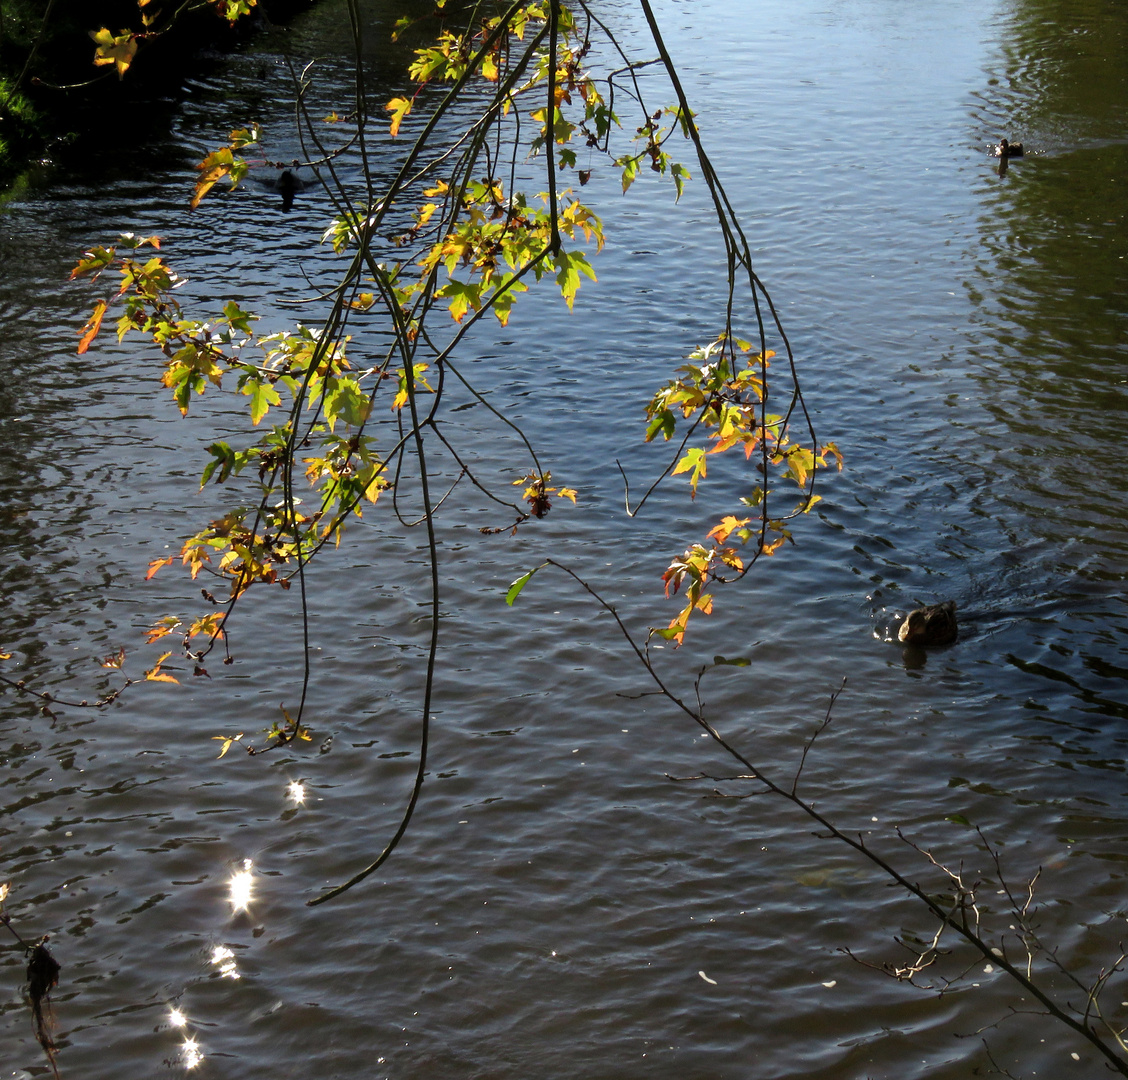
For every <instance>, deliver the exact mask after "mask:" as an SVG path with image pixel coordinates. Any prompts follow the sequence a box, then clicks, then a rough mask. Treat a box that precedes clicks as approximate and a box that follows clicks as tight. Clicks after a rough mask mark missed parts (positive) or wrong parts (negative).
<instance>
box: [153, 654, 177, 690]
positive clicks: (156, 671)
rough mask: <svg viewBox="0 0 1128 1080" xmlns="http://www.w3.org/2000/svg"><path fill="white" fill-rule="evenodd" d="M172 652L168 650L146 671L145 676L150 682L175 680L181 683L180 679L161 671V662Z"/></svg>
mask: <svg viewBox="0 0 1128 1080" xmlns="http://www.w3.org/2000/svg"><path fill="white" fill-rule="evenodd" d="M171 655H172V653H170V652H166V653H165V654H164V655H163V656H162V657H161V658H160V659H159V660H158V661H157V662H156V663H155V664H154V665H153V666H152V667H151V668H149V670H148V671H146V672H145V678H146V679H147V680H148V681H149V682H174V683H179V682H180V680H179V679H174V678H173V677H172V676H171V675H166V674H165V673H164V672H163V671H161V664H163V663H164V662H165V661H166V660H167V659H168V658H169V657H170V656H171Z"/></svg>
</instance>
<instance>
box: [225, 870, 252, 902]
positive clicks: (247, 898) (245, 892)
mask: <svg viewBox="0 0 1128 1080" xmlns="http://www.w3.org/2000/svg"><path fill="white" fill-rule="evenodd" d="M229 887H230V889H231V906H232V907H233V908H234V909H235V910H236V911H246V910H247V908H248V907H250V906H251V887H252V875H251V860H250V859H244V860H243V869H242V870H237V871H235V873H234V874H232V875H231V881H230V885H229Z"/></svg>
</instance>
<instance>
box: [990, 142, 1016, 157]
mask: <svg viewBox="0 0 1128 1080" xmlns="http://www.w3.org/2000/svg"><path fill="white" fill-rule="evenodd" d="M995 157H998V158H1012V157H1022V143H1020V142H1016V143H1011V142H1007V140H1006V139H1003V140H1002V141H1000V143H999V145H998V146H996V147H995Z"/></svg>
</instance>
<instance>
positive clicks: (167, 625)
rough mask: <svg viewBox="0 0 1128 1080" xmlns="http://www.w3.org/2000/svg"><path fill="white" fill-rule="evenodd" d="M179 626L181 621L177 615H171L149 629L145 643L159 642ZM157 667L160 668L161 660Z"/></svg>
mask: <svg viewBox="0 0 1128 1080" xmlns="http://www.w3.org/2000/svg"><path fill="white" fill-rule="evenodd" d="M178 626H180V620H179V619H178V618H177V617H176V616H175V615H169V616H167V617H166V618H164V619H161V621H160V622H159V623H155V624H154V625H153V626H152V627H150V628H149V631H148V633H147V634H146V636H145V641H146V642H149V641H159V640H160V639H161V638H163V637H164V636H165V634H171V633H172V632H173V631H174V630H175V629H176V628H177V627H178ZM168 655H169V654H168V653H165V656H168ZM161 659H162V660H163V659H164V657H162V658H161ZM157 666H158V667H160V661H159V660H158V661H157Z"/></svg>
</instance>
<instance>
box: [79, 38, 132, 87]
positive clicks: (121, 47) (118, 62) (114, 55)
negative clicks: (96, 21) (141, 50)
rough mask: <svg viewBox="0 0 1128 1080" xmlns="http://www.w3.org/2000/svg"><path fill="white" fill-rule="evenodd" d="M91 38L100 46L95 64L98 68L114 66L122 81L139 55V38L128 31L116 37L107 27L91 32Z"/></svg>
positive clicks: (95, 56) (95, 51)
mask: <svg viewBox="0 0 1128 1080" xmlns="http://www.w3.org/2000/svg"><path fill="white" fill-rule="evenodd" d="M90 37H91V38H92V39H93V41H94V44H95V45H97V46H98V47H97V48H96V49H95V50H94V63H95V64H96V65H97V66H98V67H101V66H103V65H104V64H113V65H114V67H116V68H117V73H118V78H119V79H120V78H121V77H122V76H123V75H124V74H125V73H126V72H127V71H128V70H129V65H130V64H132V63H133V58H134V57H135V56H136V55H137V38H136V37H134V35H133V34H131V33H130V32H129V31H128V30H126V31H124V32H122V33H121V34H119V35H118V36H117V37H114V35H113V34H111V33H110V31H109V30H107V29H106V28H105V27H103V28H102V29H101V30H91V31H90Z"/></svg>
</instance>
